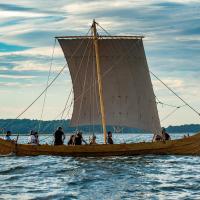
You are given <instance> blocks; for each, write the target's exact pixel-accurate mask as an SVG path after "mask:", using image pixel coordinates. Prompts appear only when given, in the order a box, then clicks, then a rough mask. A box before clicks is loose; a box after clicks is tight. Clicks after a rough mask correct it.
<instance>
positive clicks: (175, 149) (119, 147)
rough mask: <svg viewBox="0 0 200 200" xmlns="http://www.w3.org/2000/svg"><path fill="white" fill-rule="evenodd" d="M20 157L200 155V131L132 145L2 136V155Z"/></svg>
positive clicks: (0, 149)
mask: <svg viewBox="0 0 200 200" xmlns="http://www.w3.org/2000/svg"><path fill="white" fill-rule="evenodd" d="M9 154H14V155H16V156H38V155H55V156H72V157H77V156H78V157H88V156H92V157H104V156H134V155H148V154H155V155H198V156H199V155H200V133H198V134H196V135H193V136H190V137H187V138H182V139H177V140H171V141H165V142H140V143H131V144H113V145H108V144H97V145H79V146H78V145H77V146H67V145H60V146H53V145H48V144H43V145H30V144H15V143H14V142H10V141H5V140H3V139H1V138H0V155H9Z"/></svg>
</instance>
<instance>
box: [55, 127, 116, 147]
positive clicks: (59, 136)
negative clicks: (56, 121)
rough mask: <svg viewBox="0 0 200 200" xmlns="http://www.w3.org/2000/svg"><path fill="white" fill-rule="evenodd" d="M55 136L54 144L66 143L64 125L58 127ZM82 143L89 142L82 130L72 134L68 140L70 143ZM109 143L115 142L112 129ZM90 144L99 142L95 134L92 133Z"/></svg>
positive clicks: (108, 138)
mask: <svg viewBox="0 0 200 200" xmlns="http://www.w3.org/2000/svg"><path fill="white" fill-rule="evenodd" d="M54 138H55V139H54V145H63V144H64V140H65V134H64V132H63V129H62V127H59V128H58V129H57V131H56V132H55V133H54ZM82 143H84V144H88V143H87V142H86V141H85V140H84V139H83V135H82V132H80V131H79V132H77V133H76V134H73V135H71V136H70V138H69V140H68V142H67V144H68V145H82ZM107 143H108V144H113V140H112V133H111V132H110V131H109V132H108V137H107ZM89 144H91V145H94V144H97V142H96V136H95V135H92V137H90V138H89Z"/></svg>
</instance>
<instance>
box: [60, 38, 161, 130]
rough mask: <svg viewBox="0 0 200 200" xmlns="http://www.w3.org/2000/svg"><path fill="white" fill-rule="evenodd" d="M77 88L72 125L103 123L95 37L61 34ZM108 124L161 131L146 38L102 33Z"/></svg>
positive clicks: (101, 55) (102, 63) (101, 54)
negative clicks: (149, 68)
mask: <svg viewBox="0 0 200 200" xmlns="http://www.w3.org/2000/svg"><path fill="white" fill-rule="evenodd" d="M58 41H59V43H60V45H61V47H62V50H63V52H64V55H65V58H66V60H67V63H68V66H69V70H70V74H71V78H72V83H73V91H74V109H73V114H72V119H71V125H72V126H80V125H91V124H101V115H100V109H99V95H98V86H97V75H96V63H95V53H94V44H93V39H92V37H74V38H73V37H69V38H58ZM98 42H99V54H100V66H101V76H102V84H103V97H104V105H105V114H106V124H107V125H114V126H127V127H134V128H139V129H142V130H144V131H150V132H153V133H159V132H160V129H161V127H160V120H159V116H158V111H157V107H156V101H155V97H154V92H153V88H152V83H151V79H150V75H149V70H148V65H147V61H146V56H145V52H144V47H143V42H142V38H140V37H139V38H138V37H100V38H99V40H98Z"/></svg>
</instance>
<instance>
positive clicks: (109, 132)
mask: <svg viewBox="0 0 200 200" xmlns="http://www.w3.org/2000/svg"><path fill="white" fill-rule="evenodd" d="M107 143H108V144H114V142H113V139H112V132H111V131H108V138H107Z"/></svg>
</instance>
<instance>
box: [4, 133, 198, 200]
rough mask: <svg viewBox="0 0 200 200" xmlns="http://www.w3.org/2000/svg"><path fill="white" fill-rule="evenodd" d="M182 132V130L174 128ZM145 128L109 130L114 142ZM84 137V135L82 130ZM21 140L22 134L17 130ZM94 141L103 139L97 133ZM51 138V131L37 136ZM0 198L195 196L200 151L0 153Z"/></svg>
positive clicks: (133, 138) (135, 137)
mask: <svg viewBox="0 0 200 200" xmlns="http://www.w3.org/2000/svg"><path fill="white" fill-rule="evenodd" d="M171 136H172V138H181V137H183V134H173V135H171ZM151 137H152V136H151V135H150V134H113V138H114V141H115V142H118V143H121V142H127V143H129V142H137V141H150V140H151ZM85 138H86V139H88V136H85ZM19 139H20V142H26V141H27V136H21V137H20V138H19ZM97 139H98V142H101V141H102V140H103V138H102V135H97ZM40 140H41V143H46V142H47V143H51V142H52V137H51V136H40ZM0 199H6V200H10V199H20V200H26V199H27V200H28V199H37V200H40V199H45V200H46V199H47V200H51V199H58V200H59V199H66V200H70V199H80V200H90V199H91V200H101V199H106V200H107V199H108V200H112V199H116V200H121V199H133V200H135V199H138V200H141V199H145V200H148V199H170V200H172V199H180V200H184V199H185V200H186V199H192V200H193V199H198V200H199V199H200V157H198V156H165V155H162V156H155V155H148V156H129V157H125V156H124V157H102V158H93V157H89V158H73V157H61V156H57V157H56V156H36V157H29V156H26V157H16V156H0Z"/></svg>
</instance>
